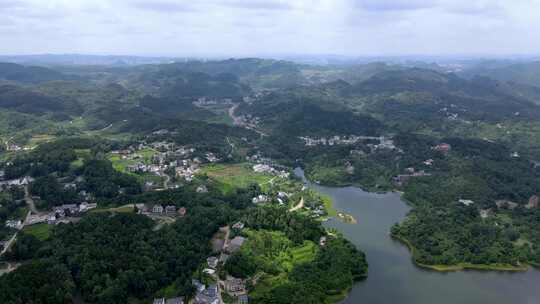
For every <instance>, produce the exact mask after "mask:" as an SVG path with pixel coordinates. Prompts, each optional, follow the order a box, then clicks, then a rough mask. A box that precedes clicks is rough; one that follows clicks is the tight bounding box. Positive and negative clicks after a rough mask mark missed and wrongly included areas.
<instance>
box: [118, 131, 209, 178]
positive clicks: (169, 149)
mask: <svg viewBox="0 0 540 304" xmlns="http://www.w3.org/2000/svg"><path fill="white" fill-rule="evenodd" d="M156 132H158V133H159V134H166V133H168V132H169V131H167V130H159V131H156ZM156 132H154V133H156ZM148 148H152V149H154V150H157V151H158V152H157V153H155V154H154V155H153V156H152V159H151V163H145V162H144V160H143V157H142V156H141V155H140V154H139V153H138V151H140V150H142V149H148ZM195 151H196V150H195V148H188V147H185V146H177V145H176V144H174V143H170V142H153V143H150V144H146V143H141V144H139V145H136V146H130V147H129V148H127V149H126V150H116V151H112V152H111V153H112V154H119V155H121V157H122V159H129V160H139V161H138V162H137V163H135V164H131V165H129V166H127V170H128V171H130V172H133V173H153V174H155V175H158V176H163V175H164V174H165V171H166V170H167V169H170V168H173V169H174V171H175V175H176V177H178V178H181V179H184V180H186V181H188V182H190V181H192V180H193V178H194V176H195V174H196V173H197V171H198V170H199V167H200V165H201V164H202V163H203V162H210V163H215V162H218V161H220V158H219V157H218V156H217V155H216V154H214V153H212V152H206V153H204V157H201V158H199V157H192V155H193V153H194V152H195ZM151 186H152V185H148V187H149V188H152V187H151Z"/></svg>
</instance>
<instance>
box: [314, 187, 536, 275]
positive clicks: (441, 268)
mask: <svg viewBox="0 0 540 304" xmlns="http://www.w3.org/2000/svg"><path fill="white" fill-rule="evenodd" d="M318 185H320V186H325V187H335V188H342V187H357V188H359V189H361V190H362V191H366V192H369V193H375V194H386V193H397V194H399V196H400V199H401V200H402V201H403V202H404V203H405V204H406V205H408V206H409V207H411V208H414V204H413V203H412V202H411V201H409V200H407V199H405V198H404V197H403V196H404V194H405V192H403V191H399V190H397V189H391V190H388V191H376V192H374V191H371V190H370V189H369V188H364V187H362V186H361V185H358V184H355V183H346V184H345V183H343V185H326V184H318ZM390 236H391V238H392V239H393V240H395V241H398V242H400V243H402V244H403V245H405V246H407V248H408V250H409V252H410V253H411V260H412V262H413V264H414V265H416V266H418V267H420V268H423V269H428V270H432V271H436V272H443V273H444V272H454V271H466V270H477V271H500V272H526V271H528V270H530V269H531V268H534V267H540V264H535V263H523V264H521V265H520V266H515V265H511V264H472V263H458V264H453V265H429V264H424V263H421V262H418V261H417V260H416V258H415V255H416V251H417V249H416V248H415V247H414V246H413V245H412V244H411V243H410V241H409V240H407V239H405V238H403V237H401V236H397V235H392V234H391V235H390Z"/></svg>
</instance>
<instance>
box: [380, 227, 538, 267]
mask: <svg viewBox="0 0 540 304" xmlns="http://www.w3.org/2000/svg"><path fill="white" fill-rule="evenodd" d="M390 236H391V238H392V239H393V240H395V241H398V242H400V243H401V244H403V245H405V246H406V247H407V248H408V249H409V252H410V253H411V260H412V261H413V263H414V265H416V266H418V267H420V268H424V269H429V270H433V271H437V272H454V271H464V270H479V271H482V270H483V271H502V272H526V271H528V270H530V269H531V267H530V265H529V264H522V265H521V266H515V265H510V264H471V263H458V264H453V265H429V264H424V263H421V262H418V261H417V260H416V258H415V256H416V250H417V249H416V248H415V247H414V246H413V245H412V244H411V242H410V241H409V240H407V239H406V238H404V237H402V236H398V235H390Z"/></svg>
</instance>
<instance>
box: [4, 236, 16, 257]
mask: <svg viewBox="0 0 540 304" xmlns="http://www.w3.org/2000/svg"><path fill="white" fill-rule="evenodd" d="M16 239H17V233H15V234H13V236H12V237H11V238H10V239H9V241H7V243H6V244H5V245H4V249H2V252H0V256H3V255H4V253H6V251H8V249H9V248H10V247H11V245H13V243H14V242H15V240H16Z"/></svg>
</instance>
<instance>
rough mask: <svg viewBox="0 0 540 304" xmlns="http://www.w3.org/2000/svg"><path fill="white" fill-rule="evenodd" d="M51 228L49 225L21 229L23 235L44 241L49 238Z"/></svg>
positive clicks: (36, 225) (43, 224)
mask: <svg viewBox="0 0 540 304" xmlns="http://www.w3.org/2000/svg"><path fill="white" fill-rule="evenodd" d="M52 228H53V226H52V225H49V224H45V223H42V224H35V225H31V226H25V227H24V228H23V231H24V233H27V234H30V235H33V236H35V237H36V238H38V239H39V240H42V241H44V240H46V239H48V238H49V237H50V236H51V231H52Z"/></svg>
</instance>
